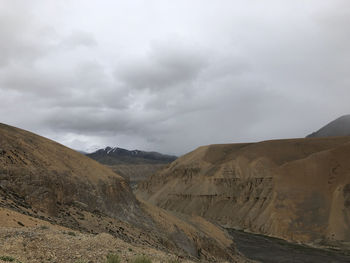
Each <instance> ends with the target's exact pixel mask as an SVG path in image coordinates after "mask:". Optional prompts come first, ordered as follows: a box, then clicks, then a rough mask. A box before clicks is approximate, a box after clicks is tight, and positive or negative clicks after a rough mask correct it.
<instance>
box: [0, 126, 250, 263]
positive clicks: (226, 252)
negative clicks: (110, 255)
mask: <svg viewBox="0 0 350 263" xmlns="http://www.w3.org/2000/svg"><path fill="white" fill-rule="evenodd" d="M0 135H1V136H0V148H1V149H0V207H2V209H5V210H3V211H5V212H3V213H1V215H0V222H1V224H0V233H2V234H1V236H0V243H1V244H3V246H1V249H3V250H0V251H3V253H6V256H11V257H15V258H16V257H17V256H18V257H20V258H21V259H22V257H24V255H27V253H23V252H22V251H21V250H19V249H20V247H18V246H19V244H20V243H21V240H24V239H25V242H24V243H25V246H26V247H28V248H30V249H29V251H34V252H33V253H32V254H33V255H38V256H42V257H43V258H44V257H47V255H49V254H50V253H51V252H52V251H55V246H56V245H55V244H56V243H57V242H62V246H67V247H68V248H70V249H71V250H72V251H71V253H69V254H67V253H68V252H67V253H64V254H57V255H56V254H54V255H53V256H55V257H56V258H57V260H56V262H75V261H74V260H75V259H76V257H75V256H73V255H74V254H76V253H77V254H79V255H81V256H84V251H85V250H84V246H83V243H79V239H76V238H75V237H74V236H78V237H81V240H83V241H84V240H85V241H86V242H87V243H89V242H91V243H92V244H94V245H92V246H95V248H93V249H92V252H91V253H90V254H91V255H93V254H94V252H93V251H95V250H96V251H97V250H98V251H101V252H98V253H97V252H96V253H97V254H96V255H98V257H99V256H100V255H101V256H102V254H105V253H106V252H107V250H109V249H110V250H113V249H118V246H117V245H115V246H114V245H113V244H114V243H115V242H116V243H118V244H119V243H120V244H129V245H130V246H132V247H134V248H135V247H140V248H141V250H142V251H144V250H146V249H150V251H149V253H148V254H153V252H152V251H153V250H157V251H159V252H157V253H160V254H162V253H163V255H172V257H180V258H182V259H183V260H192V261H200V262H226V261H228V262H245V261H246V259H244V257H242V256H241V255H240V254H239V253H238V251H237V250H236V248H235V245H234V243H233V241H232V238H231V237H230V236H229V235H228V233H227V232H226V231H225V230H224V229H222V228H220V227H218V226H216V225H214V224H212V223H209V222H207V221H206V220H204V219H202V218H200V217H190V216H185V215H181V214H176V215H174V214H172V213H170V212H167V211H164V210H162V209H160V208H157V207H154V206H152V205H150V204H146V203H143V202H140V201H138V200H137V199H136V197H135V196H134V195H133V193H132V191H131V188H130V186H129V185H128V183H127V181H126V180H125V179H124V178H123V177H121V176H119V175H117V174H116V173H114V172H113V171H112V170H110V169H109V168H107V167H105V166H103V165H101V164H99V163H97V162H96V161H94V160H91V159H90V158H88V157H86V156H84V155H82V154H80V153H78V152H76V151H73V150H71V149H69V148H67V147H64V146H62V145H60V144H58V143H56V142H53V141H50V140H48V139H46V138H43V137H40V136H37V135H35V134H32V133H29V132H27V131H24V130H20V129H17V128H14V127H11V126H7V125H3V124H0ZM8 211H11V213H12V212H13V213H16V215H15V216H13V217H12V219H10V213H9V212H8ZM7 214H9V215H7ZM19 215H21V216H19ZM11 220H12V221H13V222H12V221H11ZM37 220H41V221H40V222H37V223H35V224H34V225H33V222H36V221H37ZM9 222H11V223H13V224H14V225H15V226H16V227H17V228H20V229H14V227H15V226H14V225H8V223H9ZM43 222H47V223H48V224H50V225H49V226H48V227H49V230H48V229H40V226H41V225H43V224H44V223H43ZM44 225H45V224H44ZM53 226H54V227H53ZM56 226H57V227H58V228H56ZM28 227H29V228H30V229H29V230H28V229H27V228H28ZM38 227H39V229H38ZM61 227H64V228H66V229H67V230H61ZM51 230H52V231H51ZM26 231H27V232H28V234H25V233H26ZM57 231H58V232H57ZM60 231H64V232H65V233H69V232H72V233H76V234H72V235H70V234H68V235H67V234H65V233H63V232H60ZM67 231H68V232H67ZM22 232H23V233H24V234H22ZM101 235H102V236H101ZM27 236H29V238H26V237H27ZM31 236H34V237H36V236H37V237H38V238H31ZM103 238H106V240H110V242H108V241H106V242H108V243H109V245H108V246H106V248H104V242H102V241H101V239H103ZM49 239H50V240H52V243H51V244H50V241H49ZM10 241H11V242H10ZM73 241H74V242H75V243H74V242H73ZM73 243H74V244H75V245H73ZM78 243H79V244H80V245H81V246H79V244H78ZM11 244H13V245H11ZM125 246H126V245H125ZM134 248H131V249H134ZM21 249H23V247H22V248H21ZM94 249H95V250H94ZM135 249H136V248H135ZM141 250H140V251H141ZM35 251H36V252H35ZM57 251H58V250H57ZM55 253H56V252H55ZM57 253H59V252H57ZM142 253H143V252H142ZM144 253H146V252H144ZM157 253H156V254H157ZM122 254H123V255H126V254H130V253H128V252H122ZM43 258H42V259H41V260H40V259H38V258H37V256H35V257H34V256H32V257H31V258H27V259H26V260H25V261H24V262H42V261H44V260H43ZM68 259H69V260H68ZM65 260H66V261H65ZM95 260H98V259H95ZM93 262H94V261H93ZM97 262H100V261H97Z"/></svg>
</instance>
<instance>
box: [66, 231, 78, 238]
mask: <svg viewBox="0 0 350 263" xmlns="http://www.w3.org/2000/svg"><path fill="white" fill-rule="evenodd" d="M67 234H68V235H70V236H73V237H75V236H76V234H75V233H74V232H72V231H69V232H68V233H67Z"/></svg>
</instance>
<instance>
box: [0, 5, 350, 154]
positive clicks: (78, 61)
mask: <svg viewBox="0 0 350 263" xmlns="http://www.w3.org/2000/svg"><path fill="white" fill-rule="evenodd" d="M349 10H350V3H349V1H346V0H325V1H322V3H320V2H319V1H316V0H308V1H302V0H298V1H289V2H288V3H286V2H283V3H282V2H281V1H277V0H267V1H264V2H263V3H262V2H261V1H257V0H254V1H243V0H242V1H241V0H234V1H228V0H227V1H226V0H224V1H220V4H218V3H216V4H214V2H212V1H206V0H204V1H203V0H201V1H199V0H198V1H197V0H193V1H185V0H183V1H182V0H181V1H155V0H152V1H147V3H146V2H144V1H137V0H132V1H127V2H125V1H107V0H105V1H102V2H101V1H100V2H99V3H97V2H95V1H86V0H84V1H83V0H81V1H74V2H72V1H58V2H53V1H40V0H34V1H30V2H29V1H24V0H22V1H21V0H13V1H6V0H0V39H1V41H0V50H1V52H0V95H1V96H0V98H1V105H2V107H1V108H0V117H1V119H0V121H1V122H4V123H8V124H11V125H15V126H18V127H21V128H25V129H28V130H31V131H34V132H37V133H39V134H41V135H44V136H47V137H50V138H52V139H55V140H57V141H59V142H61V143H63V144H65V145H68V146H70V147H73V148H76V149H81V150H92V149H94V148H96V147H103V146H106V145H110V146H120V147H126V148H130V149H134V148H138V149H145V150H157V151H161V152H165V153H172V154H183V153H185V152H187V151H190V150H192V149H194V148H196V147H198V146H200V145H203V144H211V143H230V142H242V141H257V140H264V139H273V138H288V137H303V136H305V135H306V134H308V133H310V132H312V131H314V130H315V129H317V128H319V127H320V126H321V125H323V124H325V123H326V122H328V121H330V120H332V119H333V118H336V117H338V116H340V115H342V114H346V113H349V111H350V109H349V103H348V98H349V95H350V88H349V87H350V85H349V84H350V78H349V74H348V69H349V68H350V46H349V45H348V43H349V40H350V39H349V38H350V32H349V31H350V30H349V26H348V25H349V23H350V19H349V17H350V11H349Z"/></svg>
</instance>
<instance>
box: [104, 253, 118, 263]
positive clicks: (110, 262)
mask: <svg viewBox="0 0 350 263" xmlns="http://www.w3.org/2000/svg"><path fill="white" fill-rule="evenodd" d="M106 263H120V259H119V256H118V255H116V254H108V255H107V261H106Z"/></svg>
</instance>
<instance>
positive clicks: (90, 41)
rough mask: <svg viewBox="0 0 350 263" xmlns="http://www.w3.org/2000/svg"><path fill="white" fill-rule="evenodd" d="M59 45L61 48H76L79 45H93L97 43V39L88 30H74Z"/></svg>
mask: <svg viewBox="0 0 350 263" xmlns="http://www.w3.org/2000/svg"><path fill="white" fill-rule="evenodd" d="M60 45H61V46H62V47H63V48H68V49H71V48H77V47H80V46H83V47H84V46H85V47H94V46H96V45H97V40H96V39H95V37H94V36H93V35H92V34H91V33H88V32H84V31H74V32H72V33H71V34H70V35H69V36H68V37H66V38H64V39H63V40H62V41H61V43H60Z"/></svg>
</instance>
